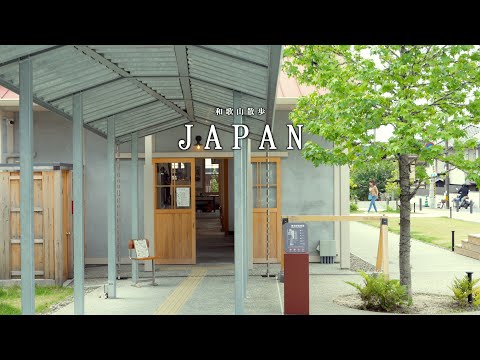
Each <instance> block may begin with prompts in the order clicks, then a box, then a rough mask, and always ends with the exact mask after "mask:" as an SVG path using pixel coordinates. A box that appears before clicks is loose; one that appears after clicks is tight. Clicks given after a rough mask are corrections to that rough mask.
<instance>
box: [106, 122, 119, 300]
mask: <svg viewBox="0 0 480 360" xmlns="http://www.w3.org/2000/svg"><path fill="white" fill-rule="evenodd" d="M115 189H116V183H115V117H113V116H111V117H109V118H108V120H107V244H108V297H109V298H110V299H115V298H116V297H117V270H116V261H115V258H116V245H117V244H116V239H115V237H116V231H115V229H116V224H115V223H116V216H115V211H116V204H115V200H116V197H115Z"/></svg>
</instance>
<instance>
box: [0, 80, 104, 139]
mask: <svg viewBox="0 0 480 360" xmlns="http://www.w3.org/2000/svg"><path fill="white" fill-rule="evenodd" d="M0 85H2V86H3V87H6V88H7V89H9V90H11V91H13V92H15V93H17V94H20V89H19V88H18V87H16V86H15V85H13V84H11V83H9V82H8V81H5V80H4V79H2V78H0ZM33 102H34V103H35V104H37V105H40V106H41V107H43V108H45V109H47V110H50V111H51V112H54V113H55V114H57V115H60V116H61V117H63V118H65V119H67V120H70V121H73V118H72V117H71V116H70V115H68V114H67V113H65V112H63V111H62V110H59V109H57V108H56V107H55V106H53V105H50V104H49V103H47V102H46V101H43V100H41V99H39V98H37V97H36V96H33ZM83 127H84V128H85V129H87V130H90V131H91V132H93V133H94V134H97V135H98V136H100V137H102V138H104V139H106V138H107V135H106V134H104V133H103V132H101V131H100V130H98V129H95V128H94V127H91V126H89V125H86V124H84V125H83Z"/></svg>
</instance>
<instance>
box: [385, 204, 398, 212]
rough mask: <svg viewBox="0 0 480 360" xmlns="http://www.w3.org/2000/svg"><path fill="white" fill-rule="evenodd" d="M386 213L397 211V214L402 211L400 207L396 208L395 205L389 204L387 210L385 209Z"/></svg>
mask: <svg viewBox="0 0 480 360" xmlns="http://www.w3.org/2000/svg"><path fill="white" fill-rule="evenodd" d="M385 212H386V213H395V214H398V213H399V212H400V209H398V210H396V209H394V208H393V207H391V206H390V205H388V206H387V208H386V210H385Z"/></svg>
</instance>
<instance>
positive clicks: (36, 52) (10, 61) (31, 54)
mask: <svg viewBox="0 0 480 360" xmlns="http://www.w3.org/2000/svg"><path fill="white" fill-rule="evenodd" d="M19 46H21V45H19ZM62 47H65V45H51V46H49V47H47V48H46V49H42V50H38V51H34V52H32V53H30V54H26V55H22V56H19V57H16V58H14V59H10V60H7V61H4V62H2V63H0V67H3V66H7V65H10V64H14V63H17V62H19V61H20V60H22V59H24V58H26V57H29V58H30V59H32V60H33V59H34V58H36V57H38V56H40V55H43V54H45V53H48V52H50V51H53V50H57V49H60V48H62Z"/></svg>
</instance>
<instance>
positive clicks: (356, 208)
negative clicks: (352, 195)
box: [350, 203, 358, 211]
mask: <svg viewBox="0 0 480 360" xmlns="http://www.w3.org/2000/svg"><path fill="white" fill-rule="evenodd" d="M350 211H358V205H357V204H355V203H350Z"/></svg>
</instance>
